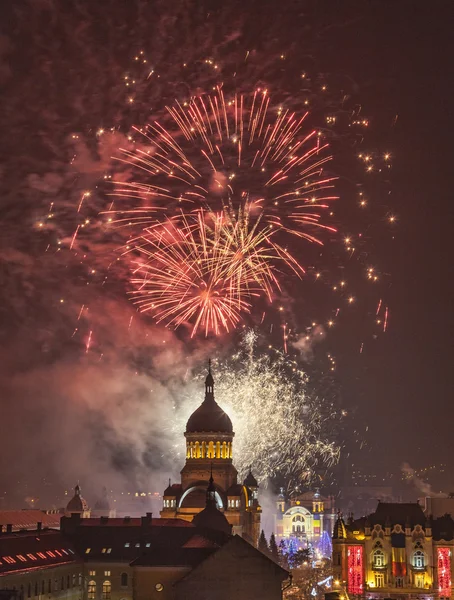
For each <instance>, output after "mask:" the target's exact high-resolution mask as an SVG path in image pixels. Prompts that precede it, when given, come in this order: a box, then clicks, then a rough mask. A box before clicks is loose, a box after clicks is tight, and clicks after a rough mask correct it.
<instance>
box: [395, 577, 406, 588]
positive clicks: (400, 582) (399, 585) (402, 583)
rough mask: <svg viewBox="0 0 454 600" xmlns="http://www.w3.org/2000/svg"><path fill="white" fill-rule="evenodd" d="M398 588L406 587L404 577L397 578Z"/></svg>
mask: <svg viewBox="0 0 454 600" xmlns="http://www.w3.org/2000/svg"><path fill="white" fill-rule="evenodd" d="M396 587H398V588H401V587H404V579H403V577H396Z"/></svg>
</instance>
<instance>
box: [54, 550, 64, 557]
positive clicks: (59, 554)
mask: <svg viewBox="0 0 454 600" xmlns="http://www.w3.org/2000/svg"><path fill="white" fill-rule="evenodd" d="M55 554H58V556H61V557H63V554H62V553H61V552H59V551H58V550H55Z"/></svg>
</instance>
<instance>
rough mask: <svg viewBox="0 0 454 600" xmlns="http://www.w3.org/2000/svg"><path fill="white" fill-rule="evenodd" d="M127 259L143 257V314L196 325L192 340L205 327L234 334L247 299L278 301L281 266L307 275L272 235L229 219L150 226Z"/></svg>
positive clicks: (201, 217) (139, 268)
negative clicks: (262, 295)
mask: <svg viewBox="0 0 454 600" xmlns="http://www.w3.org/2000/svg"><path fill="white" fill-rule="evenodd" d="M125 253H126V254H128V255H131V254H139V256H140V258H139V259H135V260H133V264H134V265H135V267H134V271H133V276H132V284H133V285H134V287H135V290H134V291H132V292H131V295H132V296H133V298H134V301H135V302H136V303H137V304H138V305H139V307H140V309H141V310H142V311H150V312H151V313H152V314H153V315H154V316H155V317H156V319H157V321H158V322H160V321H165V322H166V323H167V324H168V325H171V326H175V327H178V326H179V325H181V324H182V323H185V322H187V321H190V320H191V319H192V318H194V323H193V326H192V335H194V334H195V333H196V332H197V330H198V329H199V328H202V329H204V330H205V334H207V333H208V331H214V332H215V333H219V332H220V330H221V329H223V330H227V331H229V329H231V328H232V327H235V326H236V325H237V323H238V322H239V320H240V314H241V313H242V312H248V311H249V310H250V303H249V302H248V301H246V298H247V299H251V298H252V297H253V296H255V295H258V294H259V293H261V292H265V293H266V294H267V295H268V297H269V298H271V294H272V289H273V285H275V286H278V281H277V278H276V275H275V272H276V269H275V263H276V262H277V261H279V260H280V261H283V262H284V263H285V264H286V265H290V266H291V267H292V268H293V269H294V270H295V271H296V272H297V273H300V272H301V271H302V269H301V268H300V266H299V265H298V263H297V262H296V261H295V260H294V259H293V258H292V257H291V255H290V254H289V253H288V252H286V251H285V250H284V249H283V248H281V247H280V246H279V245H278V244H275V243H274V242H273V240H272V232H269V233H268V234H267V233H265V232H264V231H263V230H261V231H257V226H254V227H252V228H250V227H249V224H248V218H247V217H245V216H244V215H242V216H240V218H239V219H235V218H234V216H233V215H232V214H228V213H226V212H224V213H221V214H210V215H206V214H204V213H203V212H202V211H200V212H199V213H198V214H197V215H190V216H185V215H182V216H181V218H180V219H178V220H176V219H173V220H170V219H169V220H167V221H166V222H165V223H159V224H156V225H154V226H153V227H148V228H146V229H145V230H144V231H143V232H142V233H141V235H140V236H139V237H138V238H137V239H135V240H133V241H132V243H130V244H128V248H127V249H126V250H125Z"/></svg>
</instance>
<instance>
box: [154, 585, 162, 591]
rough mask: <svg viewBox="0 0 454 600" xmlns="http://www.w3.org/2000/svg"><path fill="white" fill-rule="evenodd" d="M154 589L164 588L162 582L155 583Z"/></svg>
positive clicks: (160, 589)
mask: <svg viewBox="0 0 454 600" xmlns="http://www.w3.org/2000/svg"><path fill="white" fill-rule="evenodd" d="M154 589H155V590H156V591H157V592H162V590H163V589H164V586H163V585H162V583H157V584H156V585H155V586H154Z"/></svg>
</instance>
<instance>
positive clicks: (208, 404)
mask: <svg viewBox="0 0 454 600" xmlns="http://www.w3.org/2000/svg"><path fill="white" fill-rule="evenodd" d="M199 432H201V433H204V432H206V433H210V432H216V433H233V426H232V421H231V420H230V417H229V415H228V414H227V413H225V412H224V411H223V410H222V408H221V407H220V406H219V404H218V403H217V402H216V400H215V399H214V380H213V376H212V374H211V368H209V369H208V375H207V378H206V380H205V400H204V401H203V402H202V404H201V405H200V406H199V408H197V410H195V411H194V412H193V413H192V415H191V416H190V417H189V420H188V422H187V424H186V433H199Z"/></svg>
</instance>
